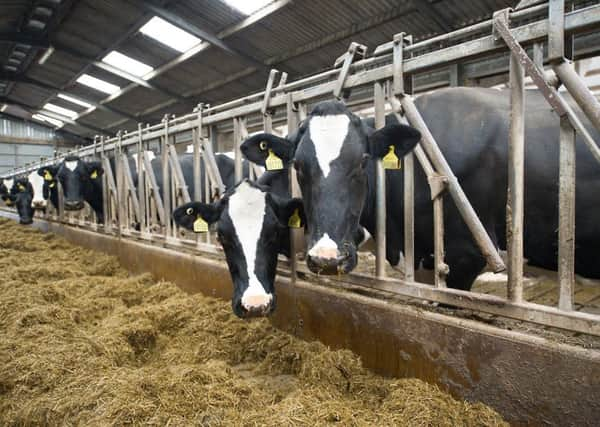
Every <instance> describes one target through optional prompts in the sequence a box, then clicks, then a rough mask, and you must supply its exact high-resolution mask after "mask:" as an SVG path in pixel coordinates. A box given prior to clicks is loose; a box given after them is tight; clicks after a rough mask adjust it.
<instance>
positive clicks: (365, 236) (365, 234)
mask: <svg viewBox="0 0 600 427" xmlns="http://www.w3.org/2000/svg"><path fill="white" fill-rule="evenodd" d="M362 230H363V239H362V241H361V242H360V243H359V244H358V248H359V249H360V247H361V246H363V245H364V244H365V243H367V242H368V241H369V239H371V238H372V237H373V236H371V233H369V232H368V231H367V229H366V228H364V227H363V228H362Z"/></svg>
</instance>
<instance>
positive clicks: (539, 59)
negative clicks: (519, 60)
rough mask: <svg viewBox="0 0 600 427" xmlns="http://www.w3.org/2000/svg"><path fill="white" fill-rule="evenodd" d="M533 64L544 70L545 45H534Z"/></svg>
mask: <svg viewBox="0 0 600 427" xmlns="http://www.w3.org/2000/svg"><path fill="white" fill-rule="evenodd" d="M533 63H534V64H535V65H537V67H538V68H539V69H540V71H543V70H544V45H543V44H542V43H540V42H538V43H534V44H533Z"/></svg>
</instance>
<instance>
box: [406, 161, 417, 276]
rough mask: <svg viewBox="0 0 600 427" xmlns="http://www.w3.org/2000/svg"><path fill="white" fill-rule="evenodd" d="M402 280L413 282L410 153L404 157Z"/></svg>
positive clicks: (412, 185)
mask: <svg viewBox="0 0 600 427" xmlns="http://www.w3.org/2000/svg"><path fill="white" fill-rule="evenodd" d="M403 163H404V172H403V173H404V279H405V280H407V281H411V282H412V281H414V280H415V199H414V194H415V175H414V170H415V166H414V164H415V162H414V156H413V154H412V153H408V154H407V155H405V156H404V159H403Z"/></svg>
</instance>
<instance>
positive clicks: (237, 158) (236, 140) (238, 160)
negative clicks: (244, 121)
mask: <svg viewBox="0 0 600 427" xmlns="http://www.w3.org/2000/svg"><path fill="white" fill-rule="evenodd" d="M240 122H241V118H239V117H235V118H234V119H233V154H234V176H235V183H236V184H237V183H238V182H240V181H241V180H242V152H241V151H240V145H241V141H242V137H241V131H240V124H241V123H240Z"/></svg>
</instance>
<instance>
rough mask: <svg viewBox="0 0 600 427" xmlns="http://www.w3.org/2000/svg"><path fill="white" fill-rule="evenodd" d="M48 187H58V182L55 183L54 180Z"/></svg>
mask: <svg viewBox="0 0 600 427" xmlns="http://www.w3.org/2000/svg"><path fill="white" fill-rule="evenodd" d="M48 187H50V188H54V187H56V183H55V182H53V183H51V184H50V185H48Z"/></svg>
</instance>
